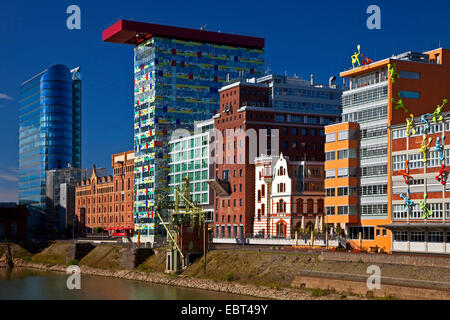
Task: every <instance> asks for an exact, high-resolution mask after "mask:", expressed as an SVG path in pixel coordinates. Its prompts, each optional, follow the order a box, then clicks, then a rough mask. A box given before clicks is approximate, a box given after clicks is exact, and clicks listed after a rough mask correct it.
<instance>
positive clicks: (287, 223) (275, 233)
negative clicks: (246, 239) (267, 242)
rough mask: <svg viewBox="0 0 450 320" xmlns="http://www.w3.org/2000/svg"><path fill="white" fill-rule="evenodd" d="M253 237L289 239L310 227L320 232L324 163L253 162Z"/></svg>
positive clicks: (269, 158) (262, 159)
mask: <svg viewBox="0 0 450 320" xmlns="http://www.w3.org/2000/svg"><path fill="white" fill-rule="evenodd" d="M255 193H256V194H255V220H254V236H256V237H282V238H292V237H293V232H292V231H293V230H294V229H295V230H297V229H298V228H300V227H301V228H306V227H307V226H308V225H309V224H310V225H314V227H315V228H317V229H321V228H322V227H321V225H322V221H323V220H322V219H323V214H324V196H325V194H324V171H323V162H315V161H289V159H288V158H287V157H284V156H283V154H280V156H279V157H278V156H260V157H258V158H256V159H255Z"/></svg>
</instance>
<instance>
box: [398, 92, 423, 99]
mask: <svg viewBox="0 0 450 320" xmlns="http://www.w3.org/2000/svg"><path fill="white" fill-rule="evenodd" d="M400 98H406V99H420V92H417V91H400Z"/></svg>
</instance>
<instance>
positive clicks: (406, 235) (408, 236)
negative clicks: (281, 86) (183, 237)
mask: <svg viewBox="0 0 450 320" xmlns="http://www.w3.org/2000/svg"><path fill="white" fill-rule="evenodd" d="M393 236H394V241H400V242H407V241H411V242H425V239H427V242H431V243H444V242H446V243H450V232H447V233H444V232H443V231H428V232H425V231H411V232H408V231H394V232H393ZM444 240H445V241H444Z"/></svg>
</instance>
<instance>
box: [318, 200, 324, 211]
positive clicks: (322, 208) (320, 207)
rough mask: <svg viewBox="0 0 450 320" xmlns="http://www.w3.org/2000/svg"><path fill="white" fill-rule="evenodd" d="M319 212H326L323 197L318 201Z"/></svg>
mask: <svg viewBox="0 0 450 320" xmlns="http://www.w3.org/2000/svg"><path fill="white" fill-rule="evenodd" d="M317 213H321V214H323V213H324V205H323V199H319V200H318V201H317Z"/></svg>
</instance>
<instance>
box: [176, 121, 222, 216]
mask: <svg viewBox="0 0 450 320" xmlns="http://www.w3.org/2000/svg"><path fill="white" fill-rule="evenodd" d="M194 126H195V128H194V134H192V135H188V136H183V137H176V136H174V135H172V139H171V140H170V141H169V146H170V163H169V165H170V173H169V176H170V183H169V187H170V200H171V201H174V198H175V188H176V187H178V188H179V190H184V188H185V184H184V179H185V178H186V177H188V178H189V188H190V194H191V197H192V198H191V200H192V201H193V202H194V203H196V204H197V205H198V206H200V207H201V208H203V209H204V210H205V211H207V212H208V214H207V221H212V216H213V212H214V209H213V197H214V194H213V191H212V189H210V188H209V186H208V183H207V181H208V179H209V177H211V176H212V175H213V164H212V163H210V153H211V150H210V141H211V138H212V136H213V129H214V120H213V119H209V120H205V121H199V122H196V123H195V124H194Z"/></svg>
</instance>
